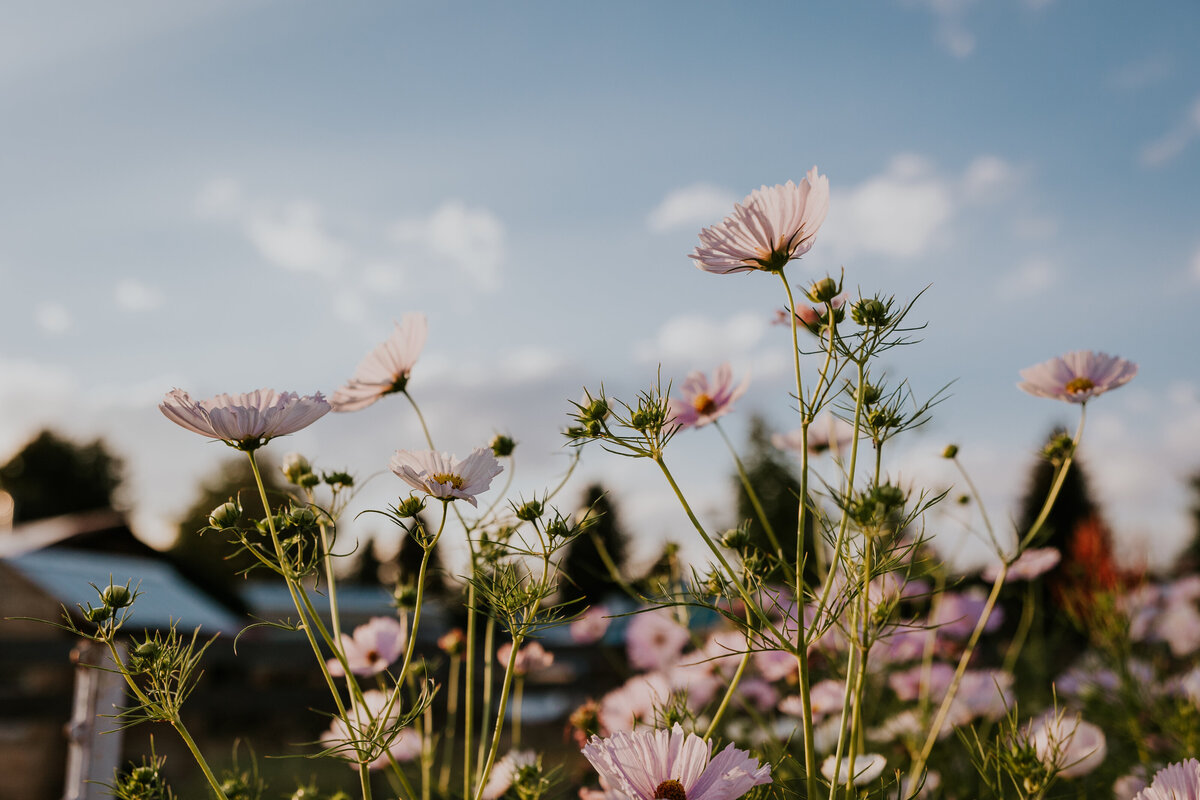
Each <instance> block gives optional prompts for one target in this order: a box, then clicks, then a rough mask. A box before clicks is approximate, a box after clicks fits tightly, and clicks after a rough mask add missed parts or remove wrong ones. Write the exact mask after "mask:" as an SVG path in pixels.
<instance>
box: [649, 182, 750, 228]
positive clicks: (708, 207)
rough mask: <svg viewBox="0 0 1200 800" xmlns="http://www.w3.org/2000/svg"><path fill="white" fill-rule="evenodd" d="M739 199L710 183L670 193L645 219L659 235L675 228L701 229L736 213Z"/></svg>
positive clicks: (686, 187) (693, 185)
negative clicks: (735, 207) (734, 207)
mask: <svg viewBox="0 0 1200 800" xmlns="http://www.w3.org/2000/svg"><path fill="white" fill-rule="evenodd" d="M738 199H739V198H738V197H737V196H736V195H735V194H734V193H733V192H730V191H728V190H725V189H721V188H718V187H716V186H713V185H712V184H709V183H694V184H692V185H691V186H684V187H683V188H681V189H676V190H674V191H673V192H670V193H669V194H668V195H667V196H666V197H664V198H663V199H662V202H660V203H659V204H658V205H657V206H655V207H654V210H652V211H651V212H650V214H649V216H647V217H646V224H647V225H648V226H649V227H650V230H652V231H655V232H657V233H662V232H663V231H669V230H674V229H676V228H688V227H691V228H699V227H703V226H706V225H712V224H714V223H717V222H720V221H721V220H722V219H724V218H725V217H727V216H729V214H730V213H731V212H732V211H733V206H734V203H736V202H737V201H738Z"/></svg>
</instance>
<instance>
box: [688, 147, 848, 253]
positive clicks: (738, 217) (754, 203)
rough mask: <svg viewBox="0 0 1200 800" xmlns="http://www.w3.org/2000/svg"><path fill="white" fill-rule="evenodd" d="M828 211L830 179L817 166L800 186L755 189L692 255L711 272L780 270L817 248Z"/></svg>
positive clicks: (710, 230) (710, 231) (706, 232)
mask: <svg viewBox="0 0 1200 800" xmlns="http://www.w3.org/2000/svg"><path fill="white" fill-rule="evenodd" d="M828 211H829V179H828V178H826V177H825V176H824V175H818V174H817V168H816V167H813V168H812V169H810V170H809V171H808V174H807V175H806V176H805V177H804V179H803V180H801V181H800V183H799V185H797V184H795V183H792V182H791V181H788V182H787V183H786V184H784V185H782V186H780V185H775V186H773V187H770V188H768V187H766V186H763V187H762V188H759V189H755V190H754V191H753V192H751V193H750V194H749V195H748V196H747V197H746V199H745V200H743V201H742V202H741V203H739V204H737V205H735V206H734V207H733V214H731V215H730V216H728V217H726V218H725V220H724V221H723V222H721V223H720V224H717V225H713V226H712V227H711V228H705V229H704V230H702V231H701V232H700V246H699V247H697V248H696V250H695V252H693V253H692V254H691V255H690V256H689V257H690V258H692V259H695V261H696V266H697V267H699V268H700V269H702V270H705V271H706V272H715V273H718V274H726V273H730V272H745V271H749V270H755V269H761V270H765V271H767V272H779V271H780V270H782V269H783V268H784V267H785V266H787V263H788V262H789V261H791V260H793V259H796V258H800V257H801V256H802V255H804V254H805V253H807V252H808V251H809V249H810V248H812V246H813V242H814V241H815V240H816V236H817V230H818V229H819V228H820V227H821V223H822V222H824V221H825V214H826V213H827V212H828Z"/></svg>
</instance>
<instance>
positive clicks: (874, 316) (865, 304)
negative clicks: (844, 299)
mask: <svg viewBox="0 0 1200 800" xmlns="http://www.w3.org/2000/svg"><path fill="white" fill-rule="evenodd" d="M850 318H851V319H853V320H854V321H855V322H857V323H858V324H859V325H862V326H863V327H864V328H871V327H876V328H879V327H883V326H884V325H886V324H887V321H888V314H887V306H886V305H884V304H883V302H882V301H881V300H879V299H878V298H874V297H872V298H870V299H868V300H859V301H858V302H857V303H855V304H854V305H853V306H852V307H851V308H850Z"/></svg>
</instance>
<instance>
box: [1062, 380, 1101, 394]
mask: <svg viewBox="0 0 1200 800" xmlns="http://www.w3.org/2000/svg"><path fill="white" fill-rule="evenodd" d="M1065 388H1066V390H1067V394H1079V393H1080V392H1086V391H1087V390H1089V389H1095V388H1096V384H1094V383H1092V382H1091V381H1090V380H1088V379H1087V378H1076V379H1075V380H1073V381H1071V382H1070V383H1068V384H1067V385H1066V387H1065Z"/></svg>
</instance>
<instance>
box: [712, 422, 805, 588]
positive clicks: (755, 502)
mask: <svg viewBox="0 0 1200 800" xmlns="http://www.w3.org/2000/svg"><path fill="white" fill-rule="evenodd" d="M713 427H714V428H716V429H717V432H718V433H720V434H721V438H722V439H724V440H725V446H726V447H728V448H729V454H730V455H731V456H733V463H734V464H735V465H736V466H737V471H738V478H740V479H741V481H742V488H743V489H745V490H746V496H747V497H749V498H750V504H751V505H752V506H754V513H755V515H756V516H757V517H758V522H759V524H761V525H762V526H763V530H764V531H765V532H766V534H767V539H769V540H770V542H771V547H774V548H775V552H776V553H777V554H778V555H779V556H780V558H779V563H780V564H781V565H783V568H784V571H785V572H787V573H788V576H787V578H788V582H789V583H790V582H791V580H792V578H793V575H792V574H791V573H792V565H791V564H789V563H787V561H785V560H784V559H783V558H782V556H783V546H782V545H781V544H779V538H778V537H777V536H775V528H773V527H772V526H771V521H770V520H769V519H767V512H766V510H765V509H763V505H762V502H761V501H760V500H759V499H758V492H756V491H754V485H753V484H751V483H750V476H749V475H747V474H746V466H745V465H744V464H743V463H742V459H741V458H739V457H738V454H737V450H736V449H734V446H733V442H731V441H729V436H728V435H726V433H725V429H724V428H722V427H721V421H720V420H713Z"/></svg>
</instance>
